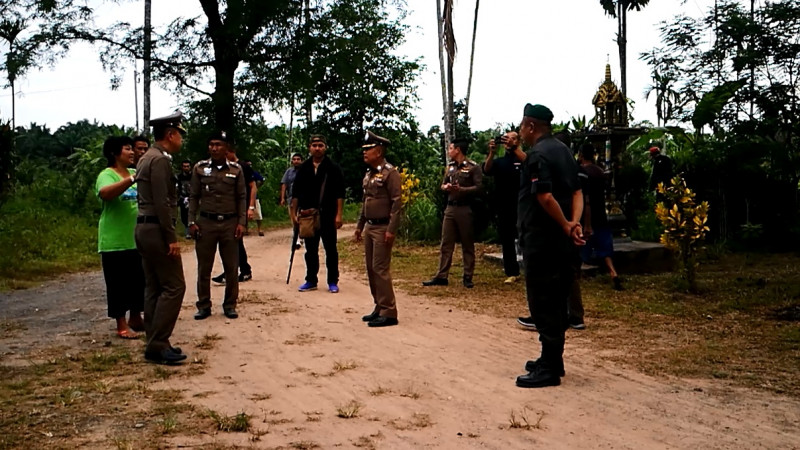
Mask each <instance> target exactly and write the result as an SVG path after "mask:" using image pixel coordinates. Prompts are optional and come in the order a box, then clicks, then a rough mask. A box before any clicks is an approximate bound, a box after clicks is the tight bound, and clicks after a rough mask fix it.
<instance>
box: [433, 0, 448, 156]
mask: <svg viewBox="0 0 800 450" xmlns="http://www.w3.org/2000/svg"><path fill="white" fill-rule="evenodd" d="M443 21H444V16H443V15H442V2H441V0H436V25H437V27H438V33H439V34H438V37H439V41H438V45H437V46H438V49H439V72H440V74H441V79H442V115H443V118H444V129H443V134H444V140H445V146H446V145H447V139H448V136H449V135H450V128H449V125H448V124H449V121H448V115H447V110H448V108H447V72H446V71H445V65H444V27H443V25H442V22H443ZM445 148H446V147H445ZM442 155H443V158H442V159H444V160H447V151H445V149H444V148H442Z"/></svg>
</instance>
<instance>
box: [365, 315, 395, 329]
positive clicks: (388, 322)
mask: <svg viewBox="0 0 800 450" xmlns="http://www.w3.org/2000/svg"><path fill="white" fill-rule="evenodd" d="M398 323H399V322H398V321H397V319H396V318H394V317H378V318H377V319H375V320H370V321H369V322H367V325H368V326H370V327H390V326H392V325H397V324H398Z"/></svg>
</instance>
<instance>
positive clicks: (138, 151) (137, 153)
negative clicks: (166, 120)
mask: <svg viewBox="0 0 800 450" xmlns="http://www.w3.org/2000/svg"><path fill="white" fill-rule="evenodd" d="M148 148H150V139H148V138H147V137H145V136H143V135H139V136H136V137H135V138H133V167H132V169H135V168H136V164H139V160H140V159H141V158H142V156H144V152H146V151H147V149H148Z"/></svg>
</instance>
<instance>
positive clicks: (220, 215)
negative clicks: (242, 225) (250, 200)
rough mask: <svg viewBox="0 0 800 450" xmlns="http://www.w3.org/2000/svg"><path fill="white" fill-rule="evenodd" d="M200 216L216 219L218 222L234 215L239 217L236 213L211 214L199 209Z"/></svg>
mask: <svg viewBox="0 0 800 450" xmlns="http://www.w3.org/2000/svg"><path fill="white" fill-rule="evenodd" d="M200 217H205V218H206V219H211V220H216V221H218V222H222V221H223V220H228V219H233V218H234V217H239V215H238V214H212V213H207V212H204V211H200Z"/></svg>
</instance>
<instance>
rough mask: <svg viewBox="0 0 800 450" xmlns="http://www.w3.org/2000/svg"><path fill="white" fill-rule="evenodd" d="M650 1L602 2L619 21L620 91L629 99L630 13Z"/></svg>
mask: <svg viewBox="0 0 800 450" xmlns="http://www.w3.org/2000/svg"><path fill="white" fill-rule="evenodd" d="M648 3H650V0H600V6H602V7H603V9H604V10H605V12H606V14H608V15H609V16H611V17H614V18H616V19H617V46H618V47H619V72H620V74H621V75H620V90H621V91H622V95H623V96H625V98H627V92H628V91H627V69H628V62H627V45H628V11H633V10H634V9H635V10H636V11H641V10H642V8H644V7H645V6H647V4H648Z"/></svg>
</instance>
